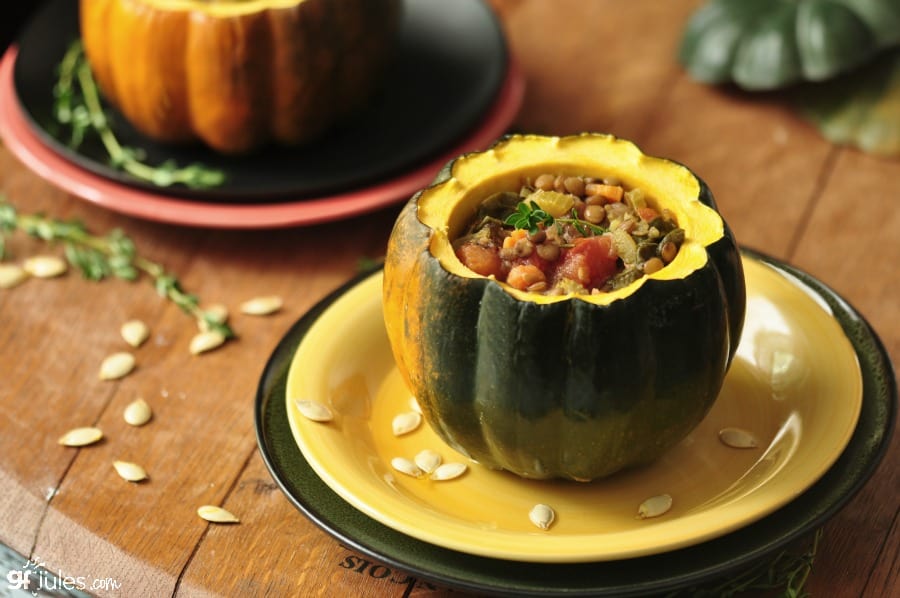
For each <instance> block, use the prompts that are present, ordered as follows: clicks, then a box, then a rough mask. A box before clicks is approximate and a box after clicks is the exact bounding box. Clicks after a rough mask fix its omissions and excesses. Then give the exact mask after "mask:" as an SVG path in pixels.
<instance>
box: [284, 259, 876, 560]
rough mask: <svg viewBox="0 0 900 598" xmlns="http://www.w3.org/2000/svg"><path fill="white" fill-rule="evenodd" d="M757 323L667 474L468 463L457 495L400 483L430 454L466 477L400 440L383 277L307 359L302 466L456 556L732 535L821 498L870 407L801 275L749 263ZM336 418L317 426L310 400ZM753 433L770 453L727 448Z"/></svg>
mask: <svg viewBox="0 0 900 598" xmlns="http://www.w3.org/2000/svg"><path fill="white" fill-rule="evenodd" d="M744 268H745V275H746V281H747V295H748V300H747V318H746V323H745V327H744V334H743V337H742V341H741V345H740V348H739V350H738V354H737V356H736V358H735V360H734V362H733V364H732V366H731V369H730V371H729V373H728V376H727V378H726V381H725V384H724V387H723V389H722V392H721V395H720V396H719V399H718V400H717V402H716V404H715V405H714V407H713V409H712V410H711V411H710V413H709V414H708V416H707V417H706V418H705V419H704V421H703V422H702V423H701V424H700V425H699V426H698V427H697V429H696V430H694V432H692V433H691V434H690V435H689V436H688V437H687V438H686V439H685V440H684V441H683V442H681V443H680V444H679V445H678V446H676V447H675V448H674V449H672V450H671V451H670V452H669V453H667V454H666V455H665V456H664V457H663V458H662V459H661V460H659V461H658V462H656V463H655V464H653V465H651V466H649V467H644V468H642V469H638V470H633V471H629V472H625V473H623V474H619V475H616V476H613V477H612V478H608V479H605V480H601V481H596V482H592V483H589V484H579V483H576V482H562V481H558V482H546V481H528V480H524V479H521V478H518V477H516V476H514V475H511V474H508V473H505V472H498V471H492V470H489V469H487V468H484V467H481V466H479V465H478V464H475V463H469V464H468V465H469V469H468V471H467V472H466V473H465V474H464V475H463V476H461V477H459V478H457V479H454V480H449V481H442V482H439V481H433V480H430V479H427V478H426V479H423V478H413V477H410V476H407V475H404V474H401V473H398V472H397V471H396V470H394V469H392V467H391V464H390V463H391V460H392V459H393V458H394V457H406V458H408V459H412V458H413V457H414V456H415V455H416V454H417V453H418V452H419V451H421V450H423V449H426V448H430V449H433V450H436V451H438V452H439V453H440V454H441V456H442V457H443V459H444V462H448V461H465V459H464V458H463V457H462V456H460V455H459V454H458V453H456V452H455V451H453V450H452V449H450V448H449V447H447V446H446V445H445V444H444V443H443V441H441V440H440V439H439V438H438V437H437V435H436V434H435V433H434V432H433V431H432V430H431V429H430V428H429V427H428V425H427V424H423V425H422V426H421V427H420V428H418V429H417V430H415V431H414V432H411V433H409V434H405V435H402V436H395V435H394V433H393V431H392V428H391V422H392V420H393V418H394V416H395V415H397V414H399V413H402V412H407V411H410V399H411V397H410V394H409V392H408V391H407V389H406V387H405V385H404V383H403V381H402V380H401V378H400V376H399V374H398V372H397V370H396V367H395V365H394V362H393V359H392V357H391V351H390V347H389V345H388V341H387V336H386V333H385V331H384V324H383V321H382V309H381V280H382V277H381V273H377V274H373V275H372V276H370V277H368V278H366V279H365V280H364V281H362V282H361V283H359V284H358V285H356V286H354V287H353V288H351V289H350V290H349V291H348V292H347V293H345V294H344V295H342V296H341V297H340V298H339V299H338V300H337V301H335V302H334V303H333V304H332V305H331V306H330V307H328V309H326V310H325V311H324V312H323V313H322V315H321V316H320V317H319V318H318V320H317V321H316V322H315V324H314V325H313V326H312V327H311V328H310V330H309V332H308V334H306V336H305V337H304V338H303V341H302V342H301V343H300V345H299V346H298V348H297V351H296V353H295V355H294V358H293V361H292V363H291V368H290V371H289V373H288V379H287V412H288V419H289V421H290V425H291V429H292V432H293V435H294V438H295V440H296V442H297V444H298V445H299V447H300V450H301V452H302V453H303V456H304V457H305V458H306V459H307V461H308V462H309V464H310V466H311V467H312V468H313V469H314V470H315V472H316V473H317V474H318V476H319V477H320V478H322V480H323V481H324V482H325V483H326V484H327V485H328V486H329V487H330V488H331V489H332V490H334V491H335V492H336V493H337V494H338V495H339V496H341V497H342V498H343V499H344V500H346V501H347V502H348V503H350V504H351V505H353V506H354V507H356V508H357V509H359V510H361V511H362V512H363V513H365V514H366V515H368V516H369V517H372V518H373V519H375V520H377V521H380V522H381V523H383V524H385V525H387V526H388V527H391V528H393V529H395V530H397V531H400V532H402V533H405V534H407V535H409V536H412V537H414V538H417V539H419V540H423V541H425V542H430V543H433V544H436V545H439V546H442V547H445V548H450V549H453V550H458V551H461V552H466V553H469V554H475V555H480V556H488V557H495V558H502V559H512V560H519V561H532V562H545V563H552V562H556V563H562V562H587V561H600V560H613V559H622V558H629V557H635V556H642V555H648V554H654V553H660V552H665V551H668V550H672V549H675V548H680V547H683V546H688V545H691V544H696V543H699V542H702V541H704V540H708V539H710V538H714V537H717V536H720V535H723V534H726V533H728V532H730V531H732V530H735V529H737V528H739V527H742V526H744V525H747V524H749V523H751V522H753V521H755V520H757V519H760V518H761V517H763V516H765V515H767V514H769V513H771V512H772V511H774V510H776V509H777V508H779V507H780V506H782V505H784V504H786V503H788V502H790V501H791V500H792V499H793V498H795V497H796V496H798V495H799V494H800V493H801V492H803V491H804V490H805V489H806V488H808V487H809V486H810V485H811V484H813V483H814V482H815V481H816V480H817V479H818V478H819V477H820V476H821V475H822V474H823V473H825V471H826V470H827V469H828V468H829V467H830V466H831V464H832V463H833V462H834V461H835V460H836V459H837V457H838V456H839V455H840V454H841V452H842V450H843V449H844V447H845V445H846V444H847V442H848V440H849V439H850V436H851V434H852V432H853V429H854V427H855V425H856V420H857V418H858V415H859V410H860V406H861V402H862V379H861V374H860V369H859V364H858V361H857V357H856V353H855V351H854V349H853V346H852V345H851V343H850V342H849V340H848V339H847V338H846V336H845V335H844V333H843V331H842V330H841V327H840V326H839V324H838V323H837V322H836V321H835V320H834V318H833V317H832V316H831V312H830V310H829V308H828V306H827V305H825V304H824V303H823V302H821V300H819V299H817V298H816V297H815V296H814V295H812V294H810V293H808V292H807V291H805V290H804V287H803V285H802V284H801V283H799V282H797V281H794V280H793V279H792V278H791V277H790V275H787V274H784V273H782V272H779V271H776V270H774V269H772V268H770V267H769V266H767V265H766V264H764V263H762V262H759V261H757V260H755V259H752V258H748V257H746V256H745V257H744ZM299 399H309V400H315V401H319V402H322V403H325V404H327V405H328V406H329V407H330V408H331V409H332V411H333V412H334V413H335V418H334V419H333V420H332V421H330V422H327V423H320V422H314V421H311V420H309V419H307V418H305V417H304V416H303V415H301V414H300V412H299V410H298V409H297V406H296V404H295V400H299ZM731 426H734V427H740V428H742V429H745V430H748V431H750V432H752V433H753V434H754V435H755V436H756V437H757V438H758V440H759V446H758V448H754V449H736V448H731V447H728V446H726V445H724V444H723V443H722V442H721V441H720V440H719V438H718V432H719V430H721V429H722V428H725V427H731ZM659 494H669V495H670V496H671V497H672V499H673V504H672V508H671V510H669V511H668V512H667V513H665V514H664V515H662V516H660V517H656V518H652V519H640V518H638V517H637V513H638V507H639V505H640V504H641V503H642V502H643V501H644V500H645V499H647V498H649V497H651V496H655V495H659ZM537 503H545V504H548V505H551V506H552V507H553V509H554V510H555V511H556V514H557V517H556V521H555V522H554V524H553V526H552V527H551V528H550V529H549V530H547V531H541V530H540V529H538V528H537V527H535V526H534V525H533V524H532V523H531V522H530V521H529V518H528V513H529V511H530V510H531V508H532V506H534V505H535V504H537Z"/></svg>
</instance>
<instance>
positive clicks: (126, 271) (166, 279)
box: [0, 196, 236, 338]
mask: <svg viewBox="0 0 900 598" xmlns="http://www.w3.org/2000/svg"><path fill="white" fill-rule="evenodd" d="M16 231H21V232H22V233H25V234H27V235H30V236H32V237H34V238H37V239H41V240H43V241H46V242H48V243H62V244H63V245H64V248H65V255H66V259H67V260H68V261H69V263H70V264H71V265H72V266H73V267H74V268H76V269H78V270H80V271H81V273H82V275H83V276H84V278H86V279H88V280H93V281H101V280H103V279H105V278H108V277H113V278H119V279H122V280H128V281H134V280H137V279H138V278H139V277H140V276H141V275H142V274H144V275H146V276H148V277H150V278H151V279H152V281H153V286H154V288H155V289H156V292H157V293H158V294H159V295H160V296H162V297H164V298H166V299H168V300H170V301H171V302H172V303H174V304H175V305H177V306H178V307H179V308H180V309H181V310H182V311H183V312H185V313H186V314H188V315H190V316H191V317H193V318H194V319H195V320H196V321H197V324H198V325H200V326H201V327H202V328H204V329H207V330H215V331H216V332H219V333H220V334H221V335H222V336H224V337H225V338H234V337H235V336H236V335H235V333H234V331H233V330H232V329H231V327H230V326H228V324H226V323H223V322H220V321H219V319H218V317H217V315H216V314H213V313H210V312H207V311H205V310H203V309H201V307H200V302H199V299H198V298H197V296H196V295H192V294H190V293H187V292H186V291H185V290H184V289H183V288H182V286H181V283H180V282H179V281H178V279H177V278H176V277H175V276H174V275H173V274H171V273H170V272H168V271H166V269H165V268H164V267H163V266H161V265H160V264H158V263H156V262H153V261H150V260H148V259H147V258H144V257H142V256H140V255H139V254H138V253H137V248H136V247H135V245H134V242H133V241H132V240H131V239H130V238H129V237H128V236H126V235H125V233H124V232H122V231H121V230H119V229H114V230H112V231H110V232H109V233H108V234H106V235H105V236H98V235H93V234H91V233H90V232H89V231H88V230H87V228H85V226H84V224H82V223H81V222H79V221H77V220H57V219H52V218H48V217H46V216H43V215H41V214H20V213H18V212H17V210H16V209H15V207H14V206H13V205H12V204H10V203H8V202H7V200H6V198H5V197H3V196H0V260H2V259H5V258H6V257H8V251H7V248H6V239H7V237H9V236H10V235H12V234H14V233H15V232H16Z"/></svg>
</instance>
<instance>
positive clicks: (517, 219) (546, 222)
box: [503, 200, 606, 237]
mask: <svg viewBox="0 0 900 598" xmlns="http://www.w3.org/2000/svg"><path fill="white" fill-rule="evenodd" d="M503 223H504V224H507V225H509V226H512V227H513V228H521V229H525V230H527V231H528V232H529V233H531V234H535V233H537V232H538V231H539V230H540V229H541V227H544V228H548V227H550V226H553V225H554V224H556V225H560V224H571V225H572V226H573V227H575V230H577V231H578V233H579V234H580V235H582V236H584V237H588V236H590V235H602V234H603V233H605V232H606V229H605V228H603V227H602V226H597V225H596V224H593V223H591V222H588V221H586V220H582V219H581V218H579V217H578V212H576V211H575V208H572V212H571V215H570V217H568V218H561V217H560V218H554V217H553V216H552V215H551V214H550V213H548V212H547V211H546V210H544V209H543V208H541V206H540V205H538V203H537V202H536V201H534V200H530V201H527V202H525V201H520V202H519V203H518V204H517V205H516V210H515V211H514V212H513V213H512V214H510V215H509V216H507V217H506V219H505V220H504V221H503Z"/></svg>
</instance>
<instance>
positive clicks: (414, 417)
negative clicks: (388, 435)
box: [391, 411, 422, 436]
mask: <svg viewBox="0 0 900 598" xmlns="http://www.w3.org/2000/svg"><path fill="white" fill-rule="evenodd" d="M421 424H422V416H421V415H420V414H418V413H416V412H415V411H407V412H406V413H401V414H399V415H397V416H395V417H394V420H393V421H392V422H391V429H392V430H393V431H394V436H403V435H404V434H409V433H410V432H412V431H413V430H415V429H416V428H418V427H419V426H420V425H421Z"/></svg>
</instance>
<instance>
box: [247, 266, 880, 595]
mask: <svg viewBox="0 0 900 598" xmlns="http://www.w3.org/2000/svg"><path fill="white" fill-rule="evenodd" d="M744 255H745V256H747V257H750V258H753V259H759V260H762V261H763V262H765V263H767V264H769V265H770V266H771V267H773V268H774V269H776V270H777V271H779V272H781V273H783V274H785V275H787V276H790V277H792V278H794V279H796V280H797V281H799V282H800V283H801V284H803V285H804V286H805V287H806V290H808V291H809V292H810V293H812V294H813V295H815V296H817V297H819V298H821V299H822V300H823V301H825V302H826V303H827V304H828V305H829V306H830V307H831V309H832V311H833V312H834V315H835V318H836V319H837V321H838V322H839V323H840V325H841V327H842V328H843V330H844V333H845V334H846V335H847V337H848V339H849V340H850V342H851V343H852V344H853V347H854V349H855V351H856V354H857V356H858V358H859V362H860V367H861V371H862V377H863V401H862V409H861V413H860V416H859V421H858V423H857V426H856V430H855V431H854V433H853V436H852V438H851V439H850V442H849V443H848V444H847V447H846V449H845V450H844V452H843V453H842V454H841V456H840V457H839V458H838V460H837V461H836V462H835V463H834V465H833V466H832V467H831V469H829V470H828V472H827V473H826V474H825V475H824V476H823V477H822V478H821V479H820V480H819V481H818V482H816V483H815V484H814V485H813V486H811V487H810V488H809V489H808V490H807V491H806V492H804V493H803V494H801V495H800V496H799V497H798V498H797V499H795V500H794V501H792V502H791V503H789V504H788V505H787V506H785V507H783V508H781V509H779V510H778V511H776V512H775V513H773V514H771V515H769V516H767V517H765V518H763V519H761V520H759V521H757V522H756V523H753V524H751V525H749V526H747V527H744V528H742V529H740V530H738V531H736V532H733V533H731V534H728V535H725V536H722V537H720V538H716V539H714V540H711V541H709V542H705V543H702V544H699V545H696V546H691V547H689V548H684V549H680V550H676V551H672V552H668V553H664V554H658V555H652V556H647V557H640V558H634V559H626V560H619V561H605V562H596V563H575V564H543V563H524V562H516V561H506V560H499V559H491V558H485V557H480V556H474V555H470V554H464V553H461V552H456V551H453V550H448V549H445V548H441V547H439V546H435V545H433V544H429V543H426V542H422V541H419V540H416V539H414V538H411V537H409V536H407V535H405V534H402V533H400V532H398V531H395V530H394V529H391V528H389V527H387V526H385V525H382V524H381V523H378V522H377V521H375V520H373V519H371V518H369V517H367V516H366V515H364V514H363V513H362V512H361V511H358V510H357V509H355V508H354V507H352V506H351V505H350V504H349V503H347V502H345V501H344V500H343V499H341V498H340V497H339V496H338V495H337V494H335V493H334V492H333V491H332V490H331V489H330V488H329V487H328V486H327V485H326V484H325V483H324V482H323V481H322V480H321V479H320V478H319V477H318V476H317V475H316V473H315V472H314V471H313V469H312V468H311V467H310V465H309V464H308V463H307V461H306V460H305V459H304V457H303V454H302V453H301V452H300V449H299V448H298V447H297V444H296V442H295V441H294V437H293V435H292V433H291V429H290V424H289V423H288V417H287V409H286V407H285V403H286V396H285V385H286V381H287V373H288V369H289V367H290V364H291V360H292V358H293V355H294V351H295V350H296V348H297V346H298V344H299V343H300V341H301V340H302V339H303V337H304V335H305V334H306V333H307V331H308V330H309V329H310V327H311V326H312V325H313V324H314V323H315V321H316V320H317V319H318V318H319V316H320V315H321V314H322V312H324V311H325V310H326V309H327V308H328V307H329V306H330V305H331V304H332V303H333V302H334V301H335V300H336V299H337V298H338V297H340V296H341V295H342V294H344V293H345V292H346V291H347V290H348V289H350V288H351V287H353V286H354V285H355V284H357V283H358V282H359V281H360V280H361V277H357V278H356V279H354V280H352V281H350V282H348V283H347V284H345V285H344V286H343V287H341V288H339V289H338V290H336V291H335V292H333V293H332V294H331V295H329V296H328V297H326V298H325V299H323V300H322V301H321V302H320V303H319V304H317V305H316V306H315V307H314V308H313V309H312V310H310V311H309V312H308V313H307V314H306V315H304V316H303V317H302V318H300V319H299V320H298V321H297V322H296V323H295V324H294V326H293V327H292V328H291V329H290V330H289V331H288V333H287V334H286V335H285V337H284V338H283V339H282V340H281V342H280V343H279V344H278V346H277V348H276V349H275V351H274V353H273V355H272V356H271V357H270V359H269V362H268V363H267V364H266V367H265V370H264V371H263V375H262V379H261V381H260V384H259V388H258V390H257V395H256V414H255V415H256V434H257V440H258V442H259V447H260V451H261V453H262V456H263V459H264V460H265V462H266V465H267V466H268V468H269V471H270V473H271V474H272V476H273V478H274V479H275V481H276V482H277V483H278V484H279V486H280V487H281V489H282V490H283V491H284V493H285V494H286V495H287V497H288V499H289V500H290V501H291V502H292V503H293V504H294V505H295V506H296V507H297V508H298V509H300V511H302V512H303V513H304V514H305V515H306V516H307V517H309V518H310V519H311V520H312V521H313V522H314V523H316V524H317V525H318V526H319V527H321V528H322V529H323V530H325V531H326V532H328V533H329V534H331V535H332V536H334V537H335V538H337V539H338V540H340V541H341V542H343V543H344V544H345V545H347V546H350V547H353V548H354V549H356V550H358V551H360V552H362V553H364V554H366V555H368V556H371V557H372V558H374V559H376V560H379V561H381V562H383V563H386V564H388V565H391V566H394V567H397V568H399V569H404V570H406V571H408V572H410V573H413V574H414V575H417V576H419V577H421V578H423V579H428V580H432V581H435V582H438V583H441V584H445V585H448V586H452V587H457V588H462V589H467V590H471V591H476V592H479V593H489V594H496V595H510V596H525V595H533V596H538V595H539V596H549V595H565V596H586V595H590V596H617V597H623V596H637V595H645V594H650V593H659V592H667V591H673V590H679V589H684V588H690V587H693V586H696V585H698V584H702V583H704V582H707V581H709V580H713V579H720V578H722V577H724V576H727V575H730V574H733V573H735V572H738V571H741V570H743V569H745V568H746V567H748V566H751V565H753V564H755V563H757V562H759V561H761V560H762V559H764V558H766V557H769V556H770V555H772V554H773V553H775V552H776V551H780V550H783V549H784V548H785V547H786V546H788V545H789V544H791V543H793V542H795V541H800V540H802V539H804V538H805V537H806V536H808V535H809V534H810V533H812V532H813V531H814V530H816V529H817V528H818V527H819V526H821V525H822V524H823V523H824V522H825V521H827V520H828V519H829V518H831V517H832V516H833V515H834V514H835V513H836V512H837V511H839V510H840V509H841V507H843V506H844V505H845V504H846V503H847V501H849V500H850V499H851V498H852V497H853V496H854V495H855V494H856V493H857V492H858V491H859V489H860V488H862V486H863V484H864V483H865V482H866V481H867V480H868V479H869V477H870V476H871V475H872V473H873V472H874V470H875V468H876V466H877V465H878V463H879V462H880V461H881V458H882V457H883V455H884V451H885V450H886V449H887V446H888V442H889V440H890V436H891V433H892V431H893V426H894V419H895V416H896V410H897V405H896V403H897V381H896V378H895V376H894V372H893V369H892V366H891V362H890V360H889V358H888V355H887V352H886V351H885V348H884V346H883V345H882V344H881V341H880V340H879V339H878V337H877V336H876V335H875V333H874V331H873V330H872V329H871V328H870V327H869V325H868V323H867V322H866V321H865V320H864V319H863V318H862V316H860V314H859V313H858V312H856V310H854V309H853V307H851V306H850V305H848V304H847V303H846V302H845V301H844V300H843V299H841V297H840V296H838V295H837V294H836V293H835V292H834V291H832V290H831V289H829V288H828V287H826V286H825V285H823V284H822V283H820V282H818V281H817V280H816V279H814V278H813V277H811V276H809V275H808V274H805V273H803V272H801V271H799V270H797V269H795V268H793V267H791V266H788V265H785V264H782V263H780V262H778V261H776V260H774V259H772V258H769V257H766V256H763V255H760V254H758V253H755V252H751V251H745V252H744Z"/></svg>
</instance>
